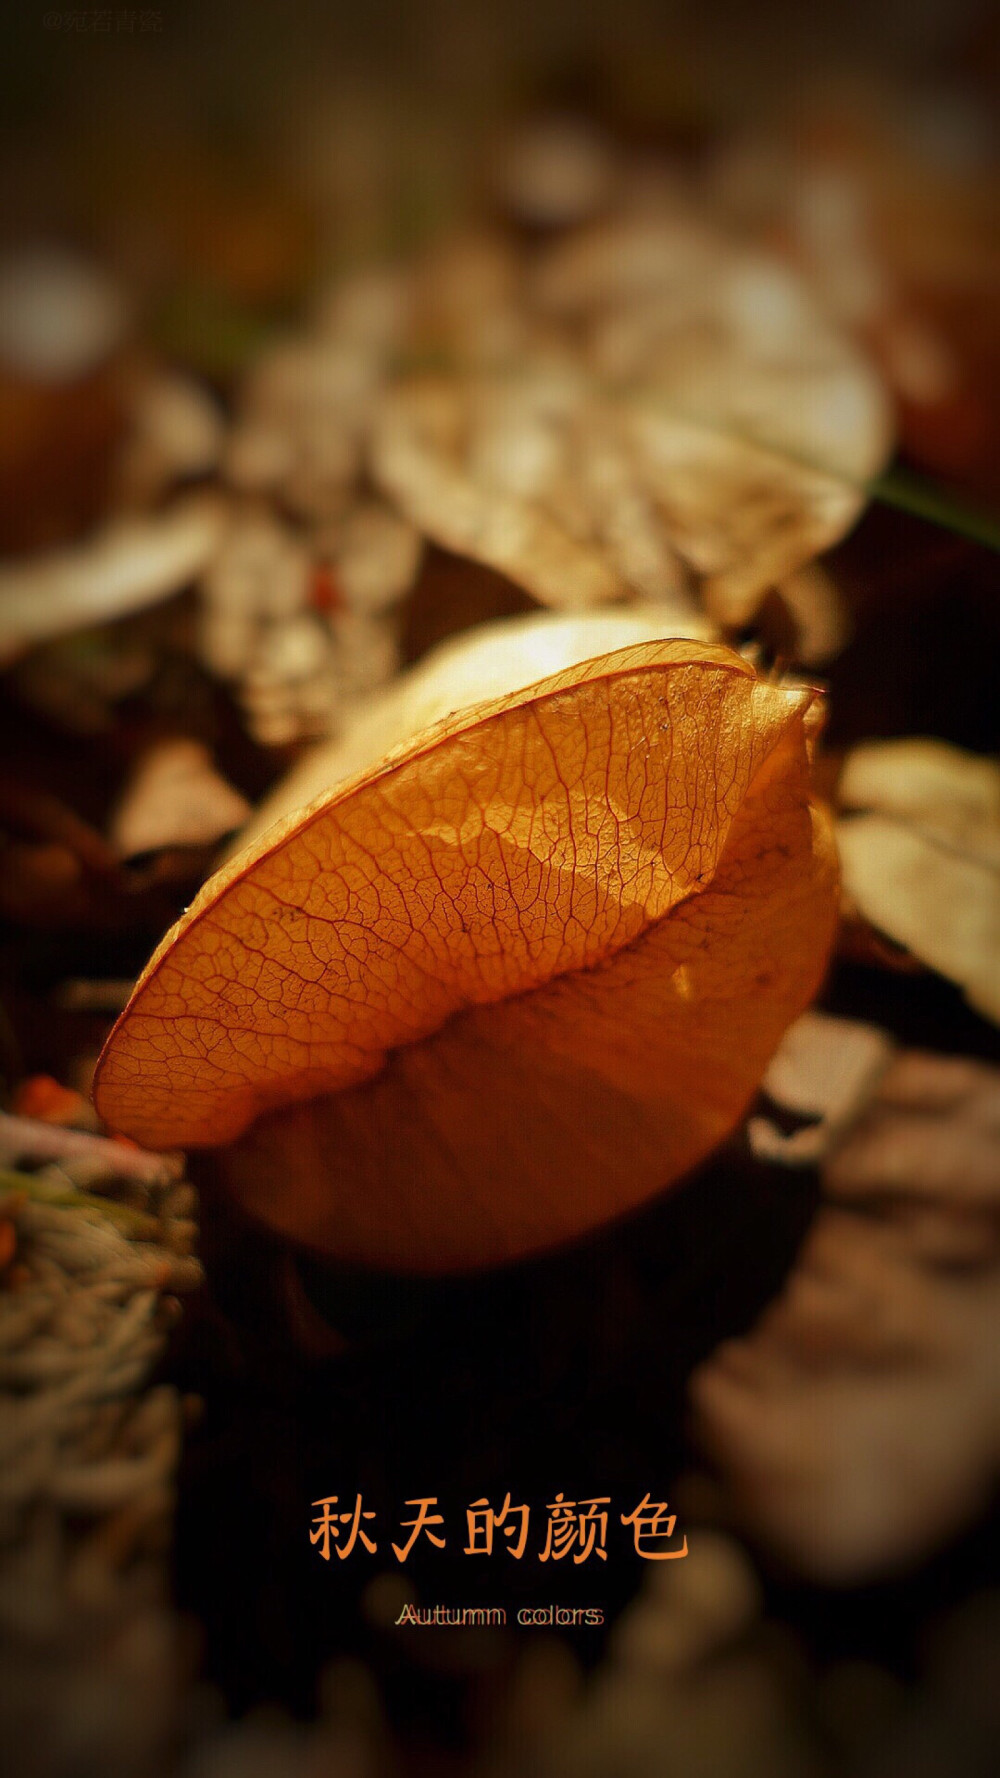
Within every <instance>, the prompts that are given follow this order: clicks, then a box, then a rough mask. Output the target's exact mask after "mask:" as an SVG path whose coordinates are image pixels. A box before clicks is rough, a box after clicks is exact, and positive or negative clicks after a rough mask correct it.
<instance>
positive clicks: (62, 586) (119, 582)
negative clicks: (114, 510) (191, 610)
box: [0, 494, 226, 662]
mask: <svg viewBox="0 0 1000 1778" xmlns="http://www.w3.org/2000/svg"><path fill="white" fill-rule="evenodd" d="M225 510H226V509H225V502H224V501H223V500H222V499H221V497H220V496H219V495H216V494H198V495H193V496H192V497H191V498H189V499H185V500H179V501H177V502H176V503H175V504H174V505H173V506H171V507H170V508H169V509H168V510H167V511H166V512H162V513H149V514H145V515H143V516H142V517H141V518H124V519H117V520H114V521H112V522H111V523H110V524H109V525H108V526H107V527H106V528H105V530H103V531H102V532H101V533H100V534H99V535H98V536H97V537H96V538H94V539H93V540H90V541H88V542H86V543H81V544H78V545H76V546H74V547H73V548H72V549H66V550H60V551H59V552H58V553H55V554H52V555H45V556H41V557H30V558H27V559H25V560H24V561H16V562H8V563H6V564H5V565H4V566H3V567H0V662H6V661H9V660H15V659H16V658H17V656H18V655H19V654H22V653H24V651H25V650H26V649H28V648H31V647H32V646H33V645H34V644H35V643H36V642H44V641H47V640H48V639H49V637H52V636H61V635H65V634H67V633H68V632H70V631H72V630H80V629H83V628H84V627H85V626H86V625H87V624H94V623H105V622H107V621H108V620H109V619H111V618H116V617H123V616H125V614H126V613H127V612H131V611H140V610H142V609H143V607H144V606H147V605H155V604H156V603H157V601H158V600H160V599H165V598H167V597H168V596H169V595H170V594H171V593H176V592H179V591H180V589H181V587H184V586H186V585H187V584H188V583H189V582H190V581H192V580H194V579H196V577H197V576H198V575H199V574H201V572H202V571H203V569H204V568H205V567H206V566H207V565H208V563H209V562H210V561H211V559H212V557H213V556H214V554H215V551H216V549H217V548H218V545H219V542H220V540H221V537H222V533H223V529H224V525H225Z"/></svg>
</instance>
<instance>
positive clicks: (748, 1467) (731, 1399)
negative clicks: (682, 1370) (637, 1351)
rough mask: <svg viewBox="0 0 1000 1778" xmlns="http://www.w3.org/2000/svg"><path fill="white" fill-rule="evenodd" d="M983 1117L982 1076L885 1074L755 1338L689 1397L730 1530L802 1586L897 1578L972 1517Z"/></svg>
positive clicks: (982, 1415)
mask: <svg viewBox="0 0 1000 1778" xmlns="http://www.w3.org/2000/svg"><path fill="white" fill-rule="evenodd" d="M998 1106H1000V1072H998V1071H997V1070H996V1069H993V1068H988V1067H985V1066H984V1065H983V1064H981V1063H976V1062H967V1061H964V1060H960V1059H957V1058H953V1057H941V1056H931V1055H922V1054H920V1053H918V1052H903V1053H901V1054H899V1055H898V1056H897V1057H895V1059H894V1060H893V1061H892V1062H891V1063H890V1065H889V1066H888V1068H887V1069H886V1070H885V1072H884V1074H883V1076H882V1079H881V1082H880V1085H879V1087H878V1090H877V1092H876V1093H875V1095H874V1097H873V1098H872V1099H871V1100H870V1103H869V1105H868V1108H867V1110H866V1111H865V1113H864V1114H863V1116H862V1117H861V1119H860V1120H859V1121H858V1123H857V1124H856V1126H855V1127H854V1129H853V1130H851V1131H850V1133H849V1134H848V1135H847V1136H846V1138H845V1139H844V1140H843V1141H842V1143H841V1144H840V1146H839V1147H837V1148H836V1149H835V1150H834V1152H833V1154H832V1156H831V1158H830V1159H828V1160H827V1162H826V1165H825V1168H824V1172H823V1181H824V1188H825V1190H826V1191H827V1193H828V1194H829V1195H830V1196H832V1197H834V1198H836V1199H837V1200H838V1207H836V1208H828V1209H825V1210H823V1211H822V1212H821V1214H820V1216H819V1218H818V1220H817V1222H816V1224H815V1225H814V1228H813V1231H812V1233H811V1235H810V1237H809V1240H808V1241H807V1243H806V1246H805V1248H804V1249H803V1252H802V1254H801V1255H800V1257H799V1259H798V1261H797V1263H796V1265H795V1268H794V1270H793V1272H792V1274H791V1276H790V1278H789V1280H788V1283H787V1285H786V1287H785V1289H784V1291H783V1292H782V1295H781V1296H780V1297H779V1298H778V1299H777V1301H776V1302H775V1303H774V1304H773V1305H772V1306H771V1307H770V1308H769V1309H768V1310H767V1312H766V1313H765V1315H764V1316H763V1318H762V1319H761V1321H760V1322H759V1323H758V1324H757V1326H756V1327H755V1328H754V1329H753V1330H752V1331H751V1332H750V1334H748V1335H747V1336H746V1337H745V1338H743V1339H740V1340H735V1341H731V1342H729V1343H728V1344H726V1345H724V1346H722V1347H720V1349H719V1350H718V1351H717V1352H716V1353H715V1354H714V1355H713V1356H712V1358H711V1359H709V1360H708V1362H707V1363H706V1364H705V1365H703V1366H702V1367H701V1368H700V1370H699V1371H698V1372H696V1374H695V1376H694V1378H693V1381H692V1400H693V1403H694V1408H695V1414H696V1420H697V1427H698V1433H699V1437H700V1440H701V1443H702V1445H703V1447H704V1448H705V1450H706V1451H707V1452H708V1454H709V1455H710V1456H711V1458H712V1459H713V1461H714V1462H715V1463H716V1464H717V1465H718V1466H719V1468H720V1470H721V1472H722V1474H723V1476H724V1477H725V1478H726V1482H727V1485H728V1489H729V1492H730V1494H731V1497H732V1502H733V1508H734V1511H735V1513H736V1516H737V1517H738V1519H739V1520H740V1522H741V1523H742V1524H743V1525H744V1527H745V1528H746V1529H748V1530H749V1531H751V1532H752V1534H753V1535H755V1536H757V1537H759V1538H761V1539H762V1540H763V1541H764V1542H765V1543H767V1544H768V1545H769V1546H770V1547H771V1548H772V1549H774V1550H775V1551H777V1553H778V1554H779V1555H780V1556H781V1557H782V1558H783V1559H784V1560H785V1561H786V1562H787V1563H789V1564H790V1565H791V1566H792V1567H793V1568H794V1569H795V1570H796V1571H798V1572H801V1573H805V1574H807V1575H808V1576H810V1577H811V1578H814V1579H819V1580H821V1581H824V1582H827V1583H833V1584H836V1585H841V1584H847V1585H857V1584H859V1583H862V1582H865V1581H867V1580H870V1579H872V1578H875V1577H878V1576H881V1575H884V1574H888V1573H891V1572H894V1571H898V1570H901V1569H905V1568H907V1567H908V1566H910V1565H912V1564H913V1563H914V1562H916V1561H918V1560H919V1559H920V1558H922V1557H923V1556H925V1555H926V1554H927V1553H928V1552H929V1551H930V1550H932V1549H934V1548H935V1547H937V1546H938V1545H940V1544H941V1543H942V1542H943V1541H944V1540H945V1539H946V1538H948V1537H950V1536H952V1535H954V1534H955V1533H956V1532H957V1531H959V1530H960V1529H961V1528H962V1526H963V1525H965V1524H966V1523H967V1522H968V1520H969V1519H970V1518H971V1517H972V1516H973V1515H974V1514H975V1513H976V1512H977V1511H978V1510H980V1509H981V1508H982V1507H983V1506H984V1505H985V1503H986V1501H987V1500H988V1498H989V1494H990V1490H991V1488H992V1486H993V1484H994V1482H995V1479H996V1474H997V1470H998V1468H1000V1365H998V1358H997V1355H998V1351H1000V1347H998V1343H997V1338H996V1334H997V1327H998V1326H1000V1223H998V1219H997V1211H998V1207H1000V1116H998ZM840 1206H850V1208H842V1207H840Z"/></svg>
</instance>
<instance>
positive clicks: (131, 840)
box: [109, 736, 250, 858]
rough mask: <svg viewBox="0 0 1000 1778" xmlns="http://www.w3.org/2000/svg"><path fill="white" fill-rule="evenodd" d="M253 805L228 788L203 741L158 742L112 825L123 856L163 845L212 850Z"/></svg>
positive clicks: (139, 764) (175, 739) (135, 776)
mask: <svg viewBox="0 0 1000 1778" xmlns="http://www.w3.org/2000/svg"><path fill="white" fill-rule="evenodd" d="M249 812H250V805H249V803H248V802H247V800H246V798H245V797H243V796H241V795H240V793H239V791H238V790H234V789H233V786H232V785H231V784H228V783H227V782H226V780H225V778H223V777H222V775H221V773H219V772H218V771H217V770H216V769H215V766H214V765H213V763H212V756H211V754H210V753H209V751H208V748H207V747H205V746H203V745H202V743H201V742H200V741H192V740H190V739H187V738H185V737H181V736H173V737H171V738H169V739H166V740H162V741H158V742H156V743H155V745H154V746H152V747H151V748H150V749H149V750H148V752H146V753H144V754H143V755H142V757H141V758H140V759H139V761H138V762H137V764H136V767H135V769H134V771H133V773H132V776H131V778H130V779H129V782H128V784H127V785H126V787H125V790H124V791H123V793H122V796H121V799H120V801H119V803H118V806H117V808H116V809H115V812H114V815H113V816H112V820H111V829H110V835H109V837H110V839H111V843H112V845H113V846H114V847H115V849H116V851H117V852H118V854H119V856H120V857H122V858H134V857H136V856H137V855H138V854H139V853H141V852H155V851H159V850H160V849H161V848H162V847H164V846H209V845H211V844H212V842H213V841H214V840H219V839H221V838H222V836H223V835H224V834H227V833H232V832H233V831H234V829H236V828H237V827H240V826H241V825H242V823H243V822H244V821H245V820H246V818H247V815H248V814H249Z"/></svg>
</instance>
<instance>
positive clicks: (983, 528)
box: [867, 468, 1000, 551]
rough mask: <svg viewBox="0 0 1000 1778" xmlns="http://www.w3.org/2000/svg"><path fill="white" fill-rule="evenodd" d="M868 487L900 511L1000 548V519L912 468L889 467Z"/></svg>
mask: <svg viewBox="0 0 1000 1778" xmlns="http://www.w3.org/2000/svg"><path fill="white" fill-rule="evenodd" d="M867 487H868V493H869V494H870V496H871V498H872V499H873V500H880V501H881V502H882V504H883V506H894V507H895V508H896V509H897V510H898V511H899V512H909V513H913V514H914V516H915V517H917V518H920V519H927V520H928V522H929V523H930V524H932V525H941V526H942V527H943V528H944V529H945V530H946V531H953V532H954V533H955V534H956V536H958V537H966V538H968V540H969V542H970V543H980V544H982V545H983V546H984V547H985V548H986V549H992V550H997V551H1000V520H998V519H995V518H992V517H991V516H990V514H988V513H985V512H977V511H976V510H975V509H974V508H972V507H968V506H966V505H965V504H964V503H963V502H962V501H961V500H956V499H954V498H953V496H952V495H951V494H948V493H946V492H945V491H944V490H943V489H941V488H937V487H935V486H934V484H933V482H926V481H924V479H923V477H922V476H919V475H914V474H913V473H912V471H911V470H909V469H900V468H893V469H887V470H886V472H885V474H884V475H878V476H876V477H875V479H874V481H871V482H869V483H868V484H867Z"/></svg>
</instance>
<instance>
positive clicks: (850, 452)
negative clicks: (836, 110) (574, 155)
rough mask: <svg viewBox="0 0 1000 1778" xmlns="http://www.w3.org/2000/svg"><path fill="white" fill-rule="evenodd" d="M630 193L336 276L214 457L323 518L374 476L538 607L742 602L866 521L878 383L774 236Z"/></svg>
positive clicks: (750, 603)
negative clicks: (375, 270) (535, 242)
mask: <svg viewBox="0 0 1000 1778" xmlns="http://www.w3.org/2000/svg"><path fill="white" fill-rule="evenodd" d="M631 201H632V200H630V198H629V197H628V195H627V194H626V193H625V192H623V193H622V194H621V195H620V198H619V207H618V211H617V213H616V214H614V215H612V216H611V217H610V218H609V219H607V220H605V221H604V222H602V223H600V224H598V225H596V226H594V227H584V228H578V229H575V230H571V231H570V232H569V233H568V234H567V235H564V236H563V237H562V238H561V239H560V240H558V241H557V242H556V243H555V245H552V246H549V247H543V248H541V249H532V248H529V247H528V246H526V245H523V244H522V245H521V246H518V245H516V244H515V243H513V242H511V241H510V240H508V239H503V238H500V237H498V236H496V235H490V234H486V233H482V232H479V231H470V232H468V233H466V234H460V235H458V236H456V237H453V238H449V239H447V240H445V241H444V242H443V243H441V244H439V245H438V246H437V247H436V248H434V249H433V250H432V251H431V252H430V253H428V254H427V255H426V256H425V257H424V258H423V259H422V260H420V261H417V262H415V263H413V264H411V265H409V266H407V267H403V268H399V269H398V270H396V271H395V272H394V273H385V274H383V275H382V277H381V279H380V280H379V279H378V278H376V279H374V280H373V279H372V278H371V277H369V278H368V279H367V280H365V279H363V278H362V279H360V280H358V279H354V280H348V281H347V283H346V284H345V285H344V287H343V288H342V289H341V290H340V291H339V292H334V294H333V296H332V297H331V298H330V299H329V300H328V301H327V302H326V303H325V304H324V305H323V307H322V309H321V314H320V317H319V320H318V323H317V325H316V327H315V328H314V330H313V331H312V333H310V334H304V335H303V336H302V337H301V338H300V339H298V340H296V341H290V342H286V343H285V344H283V345H282V346H280V347H278V348H275V349H274V350H273V351H272V352H271V353H270V354H269V355H268V356H267V358H265V359H264V360H263V361H262V363H261V364H259V365H258V366H257V368H256V370H255V372H254V375H253V377H252V379H251V380H250V383H249V385H248V389H247V391H246V395H245V399H244V402H243V405H242V412H241V416H240V418H239V420H238V423H237V428H236V432H235V434H234V436H233V439H232V440H231V445H230V450H229V452H228V456H227V465H228V474H229V477H230V479H231V480H232V481H234V482H235V483H236V484H237V485H238V486H239V487H241V488H243V489H244V490H247V491H255V492H257V493H259V494H269V495H272V496H274V497H276V498H278V499H279V500H280V501H281V503H282V504H283V506H284V507H286V508H291V509H292V510H293V511H294V512H295V513H296V514H297V515H298V516H299V517H300V519H303V520H305V522H306V523H307V524H319V525H322V526H326V525H330V524H333V525H336V524H339V523H342V522H345V521H349V520H350V517H351V515H352V513H353V511H354V508H355V507H356V506H357V505H358V503H364V502H366V501H367V500H368V499H369V498H370V484H371V481H372V480H374V482H375V484H376V486H377V488H378V490H379V492H380V493H381V494H382V495H383V496H384V497H385V499H386V500H387V501H388V502H389V503H390V504H391V505H392V506H394V507H396V508H398V510H399V511H400V512H401V513H402V514H404V515H405V517H406V519H407V520H408V521H409V523H410V524H411V525H412V526H413V527H415V528H416V530H417V531H418V532H419V533H420V534H421V535H423V536H425V537H427V538H430V539H432V540H433V541H434V542H436V543H438V544H439V545H440V546H442V547H444V548H446V549H448V550H450V551H452V552H454V553H457V554H459V555H464V556H468V557H471V558H472V559H473V560H475V561H479V562H482V563H484V564H486V565H488V566H489V567H491V568H493V569H495V570H498V571H499V572H501V573H503V574H504V575H506V576H507V577H509V578H510V579H511V580H513V581H514V582H515V583H516V584H517V585H519V586H521V587H523V588H524V589H525V590H527V591H528V592H529V593H530V594H531V595H532V596H533V597H534V598H536V599H537V600H538V601H539V602H540V603H542V604H544V605H549V606H552V607H553V608H555V609H559V610H586V609H589V608H591V607H593V606H596V605H598V604H603V603H608V602H616V601H621V600H626V601H636V600H640V601H641V600H645V599H667V600H670V601H671V602H676V603H678V604H682V605H684V606H685V607H686V608H687V609H689V610H691V609H694V607H695V605H696V601H697V595H698V592H699V586H698V582H699V581H701V582H703V583H704V584H703V586H702V587H701V589H700V590H701V592H702V595H703V598H704V600H705V602H706V603H707V606H708V609H709V612H710V615H711V616H712V617H713V619H714V620H715V621H717V622H720V623H724V624H726V625H731V626H734V627H740V626H742V625H743V624H745V623H746V622H748V621H749V620H750V619H751V618H752V617H753V616H754V614H755V613H756V611H757V608H758V606H759V604H760V602H761V599H762V598H763V597H764V595H765V594H766V592H767V590H768V588H769V587H770V586H772V585H774V584H776V583H780V582H782V581H785V580H788V579H789V577H792V576H794V575H795V574H796V573H797V572H798V571H799V570H800V569H801V568H802V567H803V565H804V564H806V563H807V562H809V561H810V560H811V559H812V558H813V557H814V556H815V555H816V554H817V553H818V552H819V551H821V550H823V549H825V548H827V547H828V546H829V545H830V544H832V543H833V542H835V541H836V540H837V539H838V538H839V537H841V536H842V535H843V534H844V532H845V531H846V530H847V529H848V528H849V527H850V525H851V524H853V522H854V520H855V519H856V518H857V516H858V514H859V513H860V511H861V509H862V506H863V504H864V501H865V498H866V486H867V482H868V480H869V479H870V477H871V476H873V475H875V474H876V473H877V472H878V471H879V469H880V468H881V467H882V466H883V464H884V462H885V460H886V457H887V455H888V451H889V444H890V418H889V411H888V405H887V401H886V399H885V396H884V393H883V390H882V387H881V385H880V383H879V380H878V378H877V376H876V375H875V373H874V372H873V371H872V370H871V368H870V367H869V366H868V364H867V362H866V361H865V359H864V357H863V356H862V354H861V353H860V351H859V349H858V348H857V347H856V346H855V345H854V344H853V343H852V342H851V341H850V339H849V337H848V336H847V335H846V333H844V332H843V331H842V330H840V329H838V328H837V327H836V326H834V325H832V324H831V323H830V322H829V320H828V319H827V318H826V317H825V315H824V313H823V311H822V309H821V308H820V306H819V305H818V304H817V303H816V302H815V301H814V299H813V298H812V297H811V296H810V294H809V292H808V290H807V288H806V286H805V284H804V282H803V280H802V279H801V278H799V277H797V275H796V274H795V273H794V272H792V271H791V270H789V269H788V268H787V267H785V266H783V265H782V264H781V263H780V261H779V260H778V259H777V258H776V257H775V256H774V255H773V254H770V253H764V252H761V251H759V250H751V249H750V248H748V247H747V246H746V245H745V244H744V243H743V242H742V241H741V240H740V239H739V238H738V237H736V236H729V235H727V234H726V233H725V232H723V231H722V230H720V229H719V228H717V227H715V226H713V225H711V224H710V223H708V222H706V221H705V220H704V218H702V217H693V216H692V215H691V214H690V213H689V211H688V209H687V208H686V206H685V203H684V201H683V200H682V198H681V197H680V196H679V195H678V193H677V191H675V190H671V189H670V188H669V186H667V187H662V188H661V189H660V191H659V195H658V196H657V197H656V199H655V201H652V202H650V201H645V200H644V202H643V203H639V204H637V205H634V207H633V210H632V211H630V208H629V205H630V202H631ZM795 590H797V589H795V587H794V583H793V591H795ZM789 604H790V609H791V611H792V614H793V617H794V618H795V621H796V624H797V625H798V623H799V618H800V616H801V615H802V611H803V610H804V611H805V616H806V619H807V621H806V625H805V633H804V635H803V648H802V652H801V654H800V658H802V659H804V660H805V659H808V660H809V661H816V660H819V659H820V658H821V657H825V656H828V655H829V654H831V653H833V652H836V649H837V647H838V646H839V645H840V644H841V642H842V640H843V634H842V625H840V624H839V623H838V622H836V621H833V620H834V618H835V617H836V615H837V614H836V613H835V612H834V610H833V602H832V601H831V600H830V599H829V598H827V599H826V600H825V601H824V600H823V599H822V598H820V597H819V595H818V593H817V592H816V590H815V589H812V588H810V587H803V588H802V589H801V597H800V598H799V599H798V602H797V603H796V600H795V598H794V597H793V598H791V599H790V602H789ZM818 608H819V610H820V624H819V633H818V634H817V633H814V632H815V629H816V626H815V623H812V622H810V619H811V618H813V617H815V613H816V611H817V609H818Z"/></svg>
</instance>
